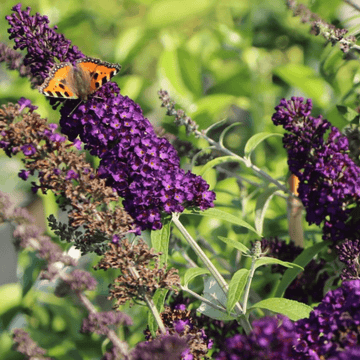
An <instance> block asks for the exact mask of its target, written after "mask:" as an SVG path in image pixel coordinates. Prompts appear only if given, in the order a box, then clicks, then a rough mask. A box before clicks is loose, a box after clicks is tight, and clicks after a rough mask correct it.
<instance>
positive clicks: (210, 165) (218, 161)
mask: <svg viewBox="0 0 360 360" xmlns="http://www.w3.org/2000/svg"><path fill="white" fill-rule="evenodd" d="M226 162H238V163H242V164H243V163H244V161H243V160H240V159H239V158H238V157H236V156H221V157H218V158H216V159H213V160H210V161H209V162H207V163H206V164H205V165H204V166H203V167H202V169H201V171H199V173H198V174H199V175H201V176H203V175H204V174H205V173H206V172H207V171H208V170H209V169H212V168H213V167H215V166H217V165H220V164H224V163H226Z"/></svg>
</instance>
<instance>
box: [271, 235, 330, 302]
mask: <svg viewBox="0 0 360 360" xmlns="http://www.w3.org/2000/svg"><path fill="white" fill-rule="evenodd" d="M327 245H329V242H327V241H323V242H320V243H318V244H315V245H313V246H311V247H309V248H307V249H305V250H304V251H303V252H302V253H301V254H300V255H299V256H298V257H297V258H296V259H295V260H294V262H293V264H298V265H300V266H302V267H305V266H306V265H307V264H308V263H309V262H310V261H311V260H312V259H313V257H314V256H315V255H316V254H317V253H318V252H319V251H320V250H321V249H323V248H324V247H326V246H327ZM300 271H301V270H300V269H299V268H293V269H288V270H286V271H285V273H284V275H283V277H282V279H281V282H280V284H279V286H278V288H277V290H276V293H275V296H277V297H282V296H284V293H285V290H286V289H287V287H288V286H289V285H290V284H291V283H292V282H293V280H294V279H295V278H296V276H297V275H298V274H299V272H300Z"/></svg>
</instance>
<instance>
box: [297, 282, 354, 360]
mask: <svg viewBox="0 0 360 360" xmlns="http://www.w3.org/2000/svg"><path fill="white" fill-rule="evenodd" d="M295 326H296V332H297V334H298V339H299V342H298V344H297V345H296V347H295V352H296V353H297V355H298V357H296V356H295V359H308V358H309V359H313V358H316V359H328V358H333V357H335V358H336V359H340V357H339V356H340V354H341V353H342V352H343V351H346V352H347V351H350V349H354V351H355V352H357V353H358V351H359V349H358V348H357V349H356V347H357V345H358V344H359V341H360V331H359V330H360V280H353V281H346V282H343V284H342V285H341V287H339V288H338V289H336V290H332V291H329V292H328V293H327V294H326V296H325V297H324V299H323V300H322V302H321V303H320V305H318V306H317V307H316V308H315V309H314V310H313V311H312V312H311V313H310V317H309V318H308V319H301V320H299V321H297V322H296V323H295ZM355 349H356V350H355ZM315 355H316V356H317V357H314V356H315ZM336 356H338V357H336ZM344 356H345V355H344ZM345 359H347V357H345ZM353 359H355V358H353Z"/></svg>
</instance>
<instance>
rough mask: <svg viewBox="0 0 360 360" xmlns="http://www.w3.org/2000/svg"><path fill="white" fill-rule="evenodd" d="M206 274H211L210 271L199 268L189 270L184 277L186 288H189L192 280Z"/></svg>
mask: <svg viewBox="0 0 360 360" xmlns="http://www.w3.org/2000/svg"><path fill="white" fill-rule="evenodd" d="M204 274H210V271H209V270H208V269H203V268H199V267H196V268H190V269H188V270H187V271H186V273H185V275H184V286H188V284H189V282H190V281H191V280H192V279H194V278H196V277H197V276H200V275H204Z"/></svg>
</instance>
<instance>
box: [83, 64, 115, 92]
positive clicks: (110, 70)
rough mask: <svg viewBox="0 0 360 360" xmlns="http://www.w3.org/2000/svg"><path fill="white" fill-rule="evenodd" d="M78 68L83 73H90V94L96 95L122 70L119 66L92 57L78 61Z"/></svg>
mask: <svg viewBox="0 0 360 360" xmlns="http://www.w3.org/2000/svg"><path fill="white" fill-rule="evenodd" d="M76 66H77V67H78V68H79V69H81V70H82V71H83V72H88V73H90V76H91V82H90V91H89V93H90V94H92V93H94V92H95V91H96V90H97V89H99V88H101V87H102V86H103V85H104V84H106V83H107V82H108V81H110V79H111V78H112V77H113V76H115V75H116V74H117V73H118V72H119V71H120V69H121V66H120V65H119V64H111V63H108V62H106V61H101V60H99V59H95V58H90V57H87V58H83V59H79V60H77V61H76Z"/></svg>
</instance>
